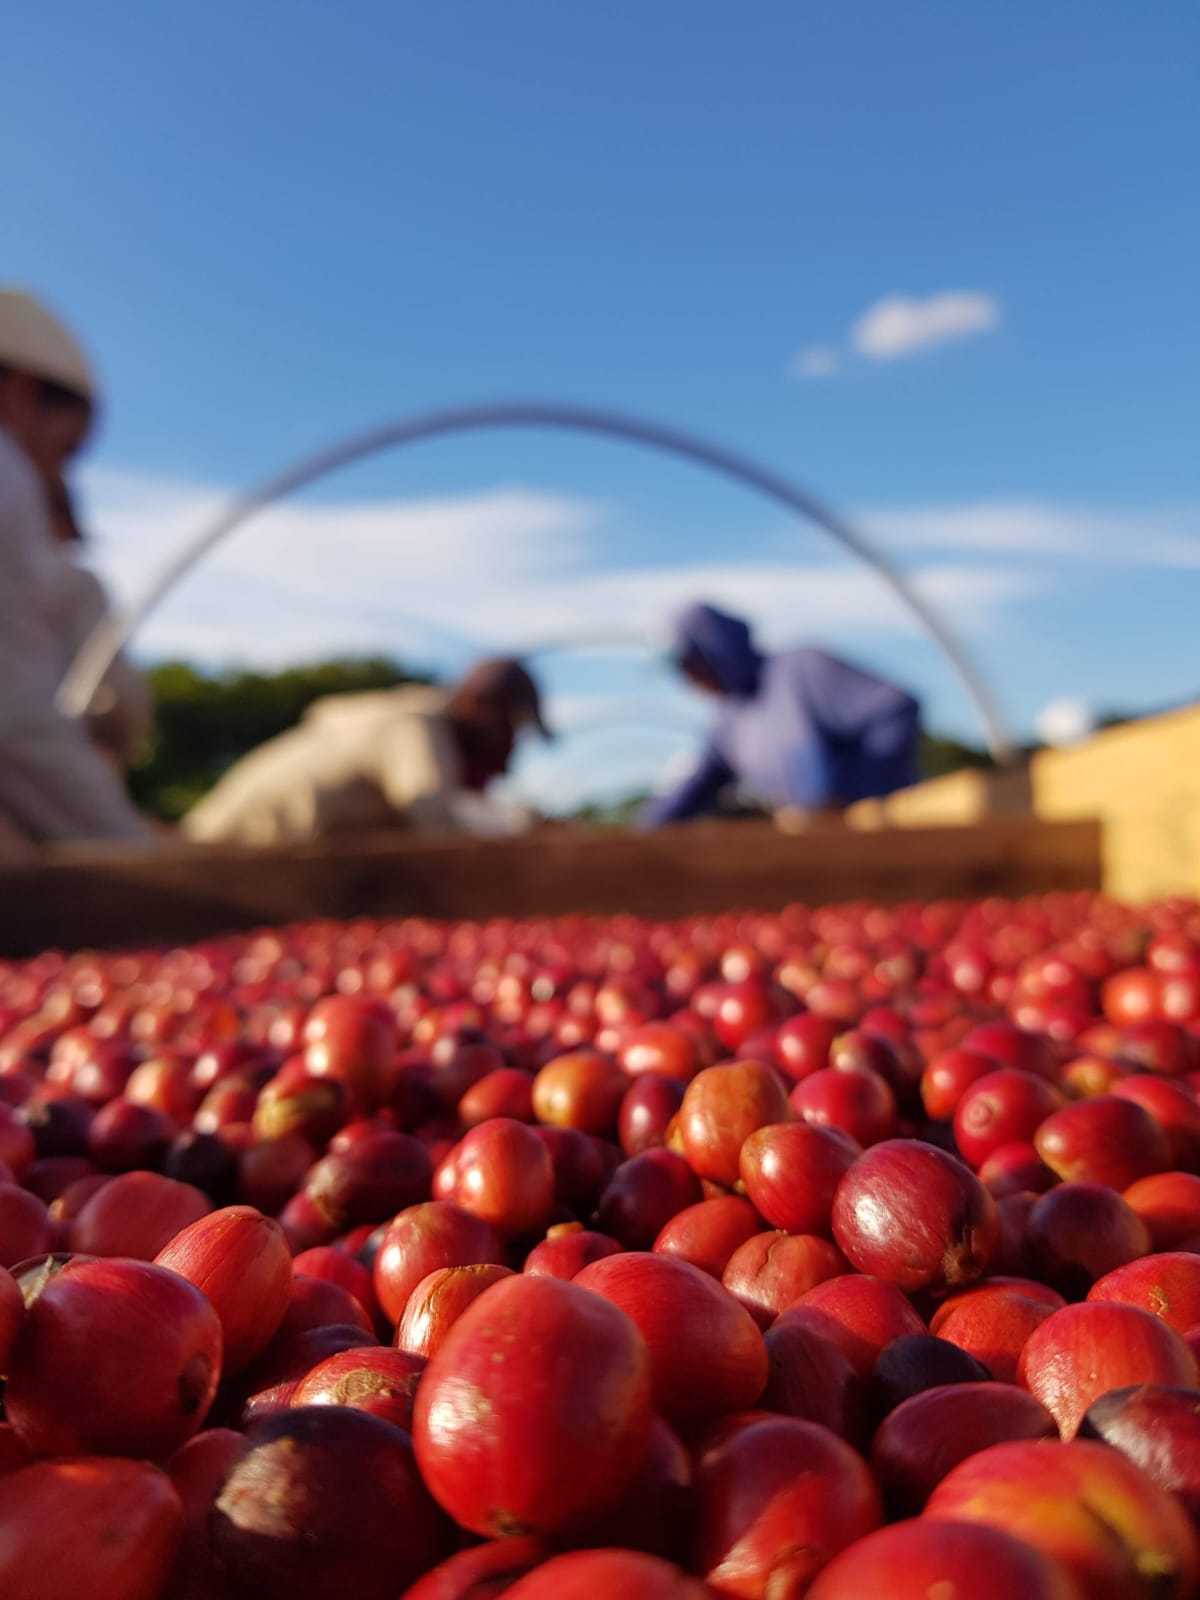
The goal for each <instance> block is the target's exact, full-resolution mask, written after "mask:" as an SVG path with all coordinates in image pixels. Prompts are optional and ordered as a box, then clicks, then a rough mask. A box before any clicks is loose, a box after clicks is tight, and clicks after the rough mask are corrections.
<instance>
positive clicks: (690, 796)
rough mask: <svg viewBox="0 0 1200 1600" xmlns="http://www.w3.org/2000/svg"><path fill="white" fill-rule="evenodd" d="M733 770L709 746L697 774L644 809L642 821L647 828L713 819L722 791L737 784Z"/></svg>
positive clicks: (693, 774) (712, 747)
mask: <svg viewBox="0 0 1200 1600" xmlns="http://www.w3.org/2000/svg"><path fill="white" fill-rule="evenodd" d="M735 777H736V774H735V773H734V771H733V768H732V767H731V766H730V765H729V763H728V762H727V761H726V760H725V758H724V757H723V756H722V755H721V754H720V753H719V752H718V750H717V749H716V747H715V746H714V745H711V744H710V745H708V746H707V747H706V748H705V751H704V754H703V755H702V756H701V757H700V761H699V763H698V765H697V767H696V769H695V771H694V772H693V773H692V774H691V775H690V777H687V778H685V779H684V780H683V782H682V783H681V784H680V785H679V787H678V788H676V789H672V790H671V792H670V793H669V794H665V795H660V796H659V798H658V799H656V800H651V801H649V802H648V804H647V805H646V806H645V807H644V808H643V810H642V814H641V816H640V818H639V819H638V820H639V822H640V823H641V826H642V827H644V828H661V827H664V826H665V825H666V824H667V823H668V822H683V821H686V819H687V818H689V817H704V816H711V814H712V813H713V812H714V811H715V810H716V808H717V800H718V798H719V797H720V794H721V791H722V789H726V788H728V787H729V785H730V784H731V783H732V782H733V781H734V779H735Z"/></svg>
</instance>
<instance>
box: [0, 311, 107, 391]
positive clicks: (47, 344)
mask: <svg viewBox="0 0 1200 1600" xmlns="http://www.w3.org/2000/svg"><path fill="white" fill-rule="evenodd" d="M0 366H3V367H14V368H16V369H17V371H19V372H29V373H32V374H33V376H34V377H35V378H45V379H47V380H48V381H49V382H50V383H57V384H59V385H60V386H61V387H62V388H64V389H70V390H71V392H72V393H73V394H78V395H81V396H82V397H83V398H84V399H85V400H94V399H95V398H96V379H95V374H94V373H93V371H92V366H91V363H90V362H89V360H88V358H87V356H86V355H85V354H84V351H83V347H82V346H81V345H80V344H79V342H78V341H77V340H76V338H75V335H74V334H73V333H71V332H70V331H69V330H68V329H67V328H66V327H65V326H64V324H63V323H61V322H60V321H59V320H58V318H57V317H56V316H55V315H54V313H53V312H52V311H50V310H48V309H47V307H46V306H44V305H43V304H42V302H41V301H40V300H38V299H36V298H35V297H34V296H33V295H31V294H28V293H27V292H26V291H25V290H24V289H3V288H0Z"/></svg>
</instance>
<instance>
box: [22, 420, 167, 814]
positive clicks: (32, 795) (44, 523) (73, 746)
mask: <svg viewBox="0 0 1200 1600" xmlns="http://www.w3.org/2000/svg"><path fill="white" fill-rule="evenodd" d="M78 571H79V569H77V568H75V566H74V563H73V562H71V561H70V559H69V557H68V556H67V555H66V554H65V552H64V551H63V548H62V546H61V545H59V544H58V543H57V542H56V541H55V540H54V538H53V536H52V534H51V530H50V523H49V513H48V508H47V505H46V496H45V491H44V489H43V487H42V483H41V480H40V478H39V477H38V474H37V471H36V469H35V468H34V466H33V463H32V462H31V461H30V460H29V458H28V457H27V456H26V455H25V452H24V451H23V450H22V449H21V448H20V446H19V445H18V444H17V442H16V441H15V440H14V439H13V438H12V436H11V435H10V434H8V433H7V432H6V431H5V430H3V429H0V815H3V816H4V817H5V818H6V819H7V821H8V822H9V823H10V824H11V825H12V826H13V827H15V828H16V829H17V830H19V831H20V832H21V833H23V834H25V835H26V836H28V837H29V838H31V839H34V840H39V841H45V842H51V843H53V842H64V841H67V840H87V839H142V838H146V837H148V836H149V829H148V827H147V825H146V824H145V823H144V822H143V820H142V818H141V817H139V815H138V813H137V811H136V810H135V809H134V807H133V805H132V803H131V802H130V800H129V798H128V796H127V795H126V794H125V791H124V789H123V788H122V786H121V783H120V781H119V779H118V778H117V776H116V774H115V773H114V772H113V771H112V769H111V768H110V767H109V765H108V764H107V762H106V761H105V760H104V758H103V756H101V755H100V753H99V752H98V751H97V750H96V749H95V747H94V746H93V745H92V743H91V741H90V739H89V738H88V734H87V729H86V726H85V725H84V724H83V723H82V722H80V723H76V722H72V721H70V720H69V719H68V718H66V717H64V716H63V715H62V713H61V712H60V711H59V710H58V707H57V705H56V704H55V694H56V692H57V689H58V686H59V682H60V681H61V679H62V675H63V672H64V670H65V667H66V664H67V662H66V660H65V659H64V658H65V655H66V652H67V650H68V649H69V645H68V643H67V642H66V641H65V639H64V634H63V617H64V614H65V613H66V612H67V611H68V610H69V609H70V607H71V600H70V592H71V590H72V587H77V586H78V582H79V580H78V576H77V574H78Z"/></svg>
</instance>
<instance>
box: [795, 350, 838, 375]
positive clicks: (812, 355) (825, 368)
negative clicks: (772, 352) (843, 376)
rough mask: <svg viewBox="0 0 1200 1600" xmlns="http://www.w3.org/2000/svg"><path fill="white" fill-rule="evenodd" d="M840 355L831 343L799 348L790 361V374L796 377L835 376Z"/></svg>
mask: <svg viewBox="0 0 1200 1600" xmlns="http://www.w3.org/2000/svg"><path fill="white" fill-rule="evenodd" d="M840 365H841V357H840V356H839V355H838V352H837V350H836V348H835V347H834V346H833V345H831V344H814V345H810V346H809V347H808V349H807V350H801V351H800V353H799V355H797V357H796V358H795V360H794V361H793V362H792V375H793V376H794V377H797V378H833V377H836V376H837V371H838V367H839V366H840Z"/></svg>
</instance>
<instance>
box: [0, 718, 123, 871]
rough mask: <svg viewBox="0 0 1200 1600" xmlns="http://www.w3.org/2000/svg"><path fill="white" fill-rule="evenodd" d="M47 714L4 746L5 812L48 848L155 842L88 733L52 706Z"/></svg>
mask: <svg viewBox="0 0 1200 1600" xmlns="http://www.w3.org/2000/svg"><path fill="white" fill-rule="evenodd" d="M44 710H45V715H44V716H43V717H42V718H40V719H39V720H37V721H31V722H30V723H29V724H27V725H26V726H25V727H23V728H21V729H20V730H19V731H16V730H14V731H12V732H10V733H8V734H7V735H6V736H5V737H4V738H3V740H2V741H0V746H2V748H0V811H2V812H3V813H4V814H5V815H6V816H7V817H9V818H10V819H11V820H12V821H13V822H14V823H15V824H16V825H17V826H18V827H19V828H20V829H21V831H22V832H24V833H26V834H28V836H29V837H30V838H31V839H37V840H40V841H42V842H43V843H45V844H63V843H69V842H71V841H74V840H78V841H87V840H101V839H118V840H129V841H134V840H137V841H146V840H150V839H152V838H153V833H152V830H151V828H150V826H149V824H148V823H147V822H146V821H145V820H144V819H143V818H142V817H140V816H139V815H138V813H137V811H136V810H135V809H134V806H133V804H132V802H131V801H130V799H129V797H128V796H127V795H126V793H125V790H124V787H123V786H122V784H121V782H120V779H119V778H118V777H117V775H116V773H115V772H114V771H113V769H112V768H111V767H110V766H109V764H108V763H107V762H106V761H105V759H104V757H103V756H102V755H101V754H100V752H99V750H97V749H96V747H95V746H94V745H93V744H92V742H91V740H90V739H89V738H88V736H87V733H86V731H85V730H84V728H83V727H82V726H80V725H78V724H74V723H71V722H68V721H67V719H66V718H65V717H63V716H61V715H60V714H59V713H58V712H57V711H56V710H55V708H54V707H53V706H52V705H51V706H48V707H46V708H44Z"/></svg>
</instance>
